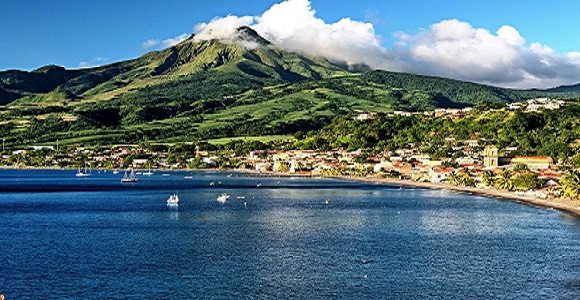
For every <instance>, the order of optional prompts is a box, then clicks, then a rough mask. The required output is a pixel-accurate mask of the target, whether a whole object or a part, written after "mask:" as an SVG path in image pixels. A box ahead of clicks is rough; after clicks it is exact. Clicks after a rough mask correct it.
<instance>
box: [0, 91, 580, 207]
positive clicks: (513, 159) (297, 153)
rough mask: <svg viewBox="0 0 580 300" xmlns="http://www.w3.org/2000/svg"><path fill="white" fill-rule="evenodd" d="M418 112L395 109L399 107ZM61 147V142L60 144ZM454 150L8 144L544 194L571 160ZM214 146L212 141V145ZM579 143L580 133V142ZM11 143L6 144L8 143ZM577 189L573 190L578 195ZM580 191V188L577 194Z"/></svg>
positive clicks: (167, 164) (47, 161)
mask: <svg viewBox="0 0 580 300" xmlns="http://www.w3.org/2000/svg"><path fill="white" fill-rule="evenodd" d="M563 105H565V102H563V101H558V100H551V99H533V100H528V101H525V102H519V103H514V104H510V105H509V106H507V107H505V108H502V109H504V110H514V109H516V110H522V111H528V112H537V111H541V110H555V109H559V108H560V107H562V106H563ZM470 113H472V108H470V107H469V108H464V109H437V110H434V111H429V112H422V113H421V114H426V115H429V116H431V117H434V118H459V117H462V116H465V115H469V114H470ZM408 114H416V113H412V112H393V113H392V115H408ZM373 117H374V114H373V113H369V112H357V113H355V115H354V116H353V122H357V121H358V122H360V121H365V120H368V119H372V118H373ZM56 147H58V146H56ZM441 147H445V148H446V149H451V150H452V152H449V153H447V157H445V158H438V159H434V158H433V157H432V156H431V155H429V154H425V153H421V151H419V150H418V149H417V147H408V148H403V149H397V150H395V151H383V152H380V153H373V152H372V151H367V150H365V149H358V150H355V151H347V150H344V149H334V150H329V151H320V150H298V149H284V147H281V148H279V149H277V150H274V149H264V150H258V149H253V150H249V151H246V152H244V153H237V154H236V153H235V151H227V150H223V149H222V150H220V149H203V148H207V147H203V145H201V146H200V145H193V144H190V145H182V147H181V148H172V147H169V146H164V145H157V146H152V145H112V146H103V147H77V148H74V149H66V150H64V149H55V146H38V145H34V146H30V147H28V148H27V149H14V150H12V151H11V152H8V151H3V155H2V159H1V161H0V162H1V164H2V165H3V166H5V167H16V168H24V167H51V168H77V167H79V168H80V167H87V168H93V169H103V168H106V169H123V168H135V169H148V168H151V169H186V168H189V169H198V168H220V169H237V170H243V171H251V172H258V173H284V174H295V175H301V176H352V177H378V178H396V179H402V180H411V181H415V182H431V183H449V184H452V185H460V186H473V187H480V188H498V189H502V190H514V191H517V193H520V194H529V195H533V196H535V197H539V198H548V197H554V196H559V195H561V194H562V192H561V191H562V189H561V188H558V186H560V184H561V181H562V177H563V176H566V175H565V174H568V173H567V172H566V170H567V166H563V165H562V162H558V161H554V159H553V158H551V157H548V156H521V155H516V154H517V152H518V149H517V147H506V148H504V149H498V147H497V146H495V145H494V144H493V143H490V142H489V141H487V140H485V139H473V140H458V139H456V138H454V137H447V138H446V139H445V145H441ZM209 148H211V147H209ZM578 148H580V139H579V140H577V141H576V149H578ZM3 150H4V149H3ZM572 196H573V195H572ZM576 197H577V196H576Z"/></svg>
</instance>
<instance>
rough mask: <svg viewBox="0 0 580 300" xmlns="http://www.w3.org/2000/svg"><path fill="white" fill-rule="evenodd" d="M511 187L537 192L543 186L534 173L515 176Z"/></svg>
mask: <svg viewBox="0 0 580 300" xmlns="http://www.w3.org/2000/svg"><path fill="white" fill-rule="evenodd" d="M513 185H514V187H515V188H516V189H518V190H523V191H527V190H537V189H539V188H541V187H542V186H543V185H544V182H543V181H542V180H540V179H539V178H538V175H536V174H534V173H524V174H520V175H518V176H516V177H515V178H514V180H513Z"/></svg>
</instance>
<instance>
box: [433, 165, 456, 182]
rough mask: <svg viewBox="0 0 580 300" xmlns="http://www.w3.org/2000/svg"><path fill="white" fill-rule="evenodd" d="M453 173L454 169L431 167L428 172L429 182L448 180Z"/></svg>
mask: <svg viewBox="0 0 580 300" xmlns="http://www.w3.org/2000/svg"><path fill="white" fill-rule="evenodd" d="M453 171H454V169H453V168H449V167H442V166H438V167H433V168H431V170H429V177H430V181H431V182H433V183H440V182H444V181H446V180H447V179H448V178H449V176H450V175H451V173H452V172H453Z"/></svg>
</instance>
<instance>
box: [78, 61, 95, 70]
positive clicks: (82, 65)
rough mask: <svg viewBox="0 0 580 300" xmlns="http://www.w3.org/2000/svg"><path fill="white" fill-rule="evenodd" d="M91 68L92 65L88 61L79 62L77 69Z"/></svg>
mask: <svg viewBox="0 0 580 300" xmlns="http://www.w3.org/2000/svg"><path fill="white" fill-rule="evenodd" d="M92 67H94V65H93V64H91V63H90V62H88V61H81V62H80V63H79V68H81V69H86V68H92Z"/></svg>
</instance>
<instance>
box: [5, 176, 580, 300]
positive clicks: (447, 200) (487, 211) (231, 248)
mask: <svg viewBox="0 0 580 300" xmlns="http://www.w3.org/2000/svg"><path fill="white" fill-rule="evenodd" d="M75 172H76V171H71V170H64V171H61V170H0V294H3V295H4V296H5V298H6V299H8V300H11V299H328V298H330V299H431V298H435V299H476V298H484V299H489V298H497V299H580V220H579V219H578V218H577V217H574V216H572V215H569V214H566V213H563V212H560V211H557V210H549V209H544V208H538V207H533V206H528V205H524V204H521V203H516V202H513V201H507V200H500V199H495V198H488V197H482V196H476V195H469V194H463V193H457V192H452V191H447V190H428V189H420V188H410V187H400V186H396V185H384V184H373V183H361V182H353V181H346V180H338V179H317V178H299V177H284V178H277V177H260V176H258V175H250V174H244V173H228V172H209V171H208V172H201V171H196V172H173V171H155V173H154V174H153V175H151V176H145V175H138V177H139V179H140V180H139V182H137V183H121V181H120V179H121V177H122V176H123V172H121V173H119V174H113V173H112V172H111V171H106V172H105V171H98V170H92V171H91V176H89V177H84V178H80V177H75ZM174 193H175V194H177V195H178V196H179V199H180V202H179V207H178V208H170V207H167V205H166V200H167V198H168V197H169V196H170V195H172V194H174ZM223 193H226V194H228V195H229V196H230V199H229V201H227V202H226V203H219V202H218V201H216V199H217V197H218V196H219V195H220V194H223Z"/></svg>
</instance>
